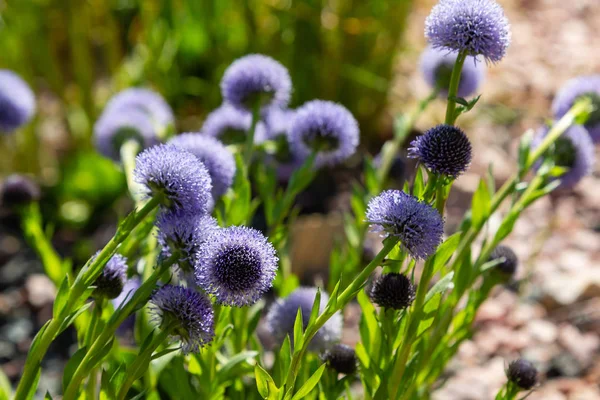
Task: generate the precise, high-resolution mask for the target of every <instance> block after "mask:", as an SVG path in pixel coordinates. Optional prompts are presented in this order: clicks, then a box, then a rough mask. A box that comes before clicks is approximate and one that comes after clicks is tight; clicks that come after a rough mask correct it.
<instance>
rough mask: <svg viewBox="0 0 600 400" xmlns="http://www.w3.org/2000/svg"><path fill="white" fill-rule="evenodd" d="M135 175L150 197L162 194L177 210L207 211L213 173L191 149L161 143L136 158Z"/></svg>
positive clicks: (188, 211) (201, 212) (168, 204)
mask: <svg viewBox="0 0 600 400" xmlns="http://www.w3.org/2000/svg"><path fill="white" fill-rule="evenodd" d="M133 175H134V179H135V181H136V182H137V183H139V184H140V185H142V186H143V188H144V193H143V194H144V195H145V196H146V197H148V198H150V197H152V196H156V195H159V196H161V197H162V201H163V203H162V204H163V206H166V207H167V208H168V209H169V211H170V212H173V213H176V214H182V213H183V214H191V215H195V214H206V212H207V210H208V204H209V201H210V200H211V199H212V196H211V190H212V185H211V182H210V175H209V174H208V171H207V170H206V168H205V167H204V165H203V164H202V163H201V162H200V161H198V159H197V158H196V156H194V155H193V154H192V153H190V152H187V151H184V150H181V149H178V148H177V147H175V146H171V145H167V144H161V145H158V146H154V147H150V148H149V149H146V150H144V151H143V152H142V153H140V154H139V155H138V156H137V158H136V165H135V170H134V171H133Z"/></svg>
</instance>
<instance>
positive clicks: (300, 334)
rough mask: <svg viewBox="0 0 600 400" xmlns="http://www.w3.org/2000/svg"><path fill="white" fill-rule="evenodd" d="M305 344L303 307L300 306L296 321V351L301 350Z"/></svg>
mask: <svg viewBox="0 0 600 400" xmlns="http://www.w3.org/2000/svg"><path fill="white" fill-rule="evenodd" d="M303 344H304V327H303V323H302V309H301V308H298V312H297V313H296V321H295V322H294V353H296V352H298V351H300V349H301V348H302V345H303Z"/></svg>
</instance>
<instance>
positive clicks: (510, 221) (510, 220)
mask: <svg viewBox="0 0 600 400" xmlns="http://www.w3.org/2000/svg"><path fill="white" fill-rule="evenodd" d="M519 215H520V213H519V212H512V213H509V214H508V215H507V216H506V217H504V220H503V221H502V223H501V224H500V228H498V231H497V232H496V236H494V241H495V242H496V243H500V242H501V241H502V240H504V238H506V237H507V236H508V235H509V234H510V233H511V232H512V230H513V228H514V227H515V223H516V222H517V219H518V218H519Z"/></svg>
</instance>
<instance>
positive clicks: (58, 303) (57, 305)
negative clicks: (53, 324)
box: [52, 276, 69, 317]
mask: <svg viewBox="0 0 600 400" xmlns="http://www.w3.org/2000/svg"><path fill="white" fill-rule="evenodd" d="M68 298H69V278H68V277H66V276H65V278H64V279H63V280H62V282H61V284H60V288H59V289H58V293H56V299H55V300H54V305H53V307H52V315H54V316H55V317H58V316H59V315H60V312H61V311H62V309H63V307H64V306H65V304H67V300H68Z"/></svg>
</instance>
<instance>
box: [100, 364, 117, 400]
mask: <svg viewBox="0 0 600 400" xmlns="http://www.w3.org/2000/svg"><path fill="white" fill-rule="evenodd" d="M116 397H117V393H116V390H115V387H114V386H113V384H112V382H111V381H110V377H109V376H108V371H107V370H105V369H102V375H101V376H100V400H110V399H115V398H116Z"/></svg>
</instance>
